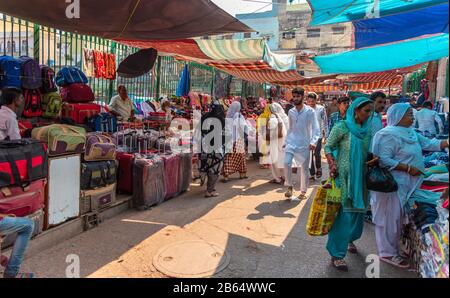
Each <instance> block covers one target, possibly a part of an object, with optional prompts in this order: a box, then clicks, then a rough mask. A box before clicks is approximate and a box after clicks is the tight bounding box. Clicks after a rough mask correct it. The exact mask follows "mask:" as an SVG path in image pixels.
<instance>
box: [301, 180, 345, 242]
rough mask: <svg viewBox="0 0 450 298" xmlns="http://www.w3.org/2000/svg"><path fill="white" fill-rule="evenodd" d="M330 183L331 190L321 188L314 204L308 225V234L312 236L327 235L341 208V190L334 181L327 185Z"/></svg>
mask: <svg viewBox="0 0 450 298" xmlns="http://www.w3.org/2000/svg"><path fill="white" fill-rule="evenodd" d="M330 182H331V188H325V187H324V186H320V187H319V189H318V190H317V193H316V196H315V197H314V200H313V202H312V205H311V210H310V211H309V217H308V223H307V224H306V232H307V233H308V234H309V235H311V236H325V235H327V234H328V232H329V231H330V229H331V227H332V226H333V223H334V220H335V219H336V217H337V214H338V212H339V209H340V208H341V190H340V189H339V188H338V187H337V186H336V183H335V181H334V180H328V181H327V183H326V184H325V185H327V184H328V185H329V184H330Z"/></svg>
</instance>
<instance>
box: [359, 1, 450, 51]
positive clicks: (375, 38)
mask: <svg viewBox="0 0 450 298" xmlns="http://www.w3.org/2000/svg"><path fill="white" fill-rule="evenodd" d="M353 26H354V27H355V47H356V48H357V49H359V48H362V47H369V46H374V45H377V44H385V43H390V42H395V41H400V40H406V39H410V38H414V37H418V36H422V35H426V34H436V33H441V32H447V33H448V2H447V3H445V4H441V5H435V6H431V7H426V8H422V9H417V10H413V11H409V12H405V13H401V14H395V15H390V16H385V17H382V18H374V19H365V20H360V21H355V22H353Z"/></svg>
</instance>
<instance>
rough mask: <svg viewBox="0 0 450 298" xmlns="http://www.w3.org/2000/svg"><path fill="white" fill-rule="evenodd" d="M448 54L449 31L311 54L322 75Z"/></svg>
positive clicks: (409, 63)
mask: <svg viewBox="0 0 450 298" xmlns="http://www.w3.org/2000/svg"><path fill="white" fill-rule="evenodd" d="M446 56H448V34H445V33H444V34H438V35H433V36H429V37H425V38H420V39H413V40H408V41H403V42H399V43H393V44H387V45H382V46H376V47H371V48H364V49H359V50H353V51H348V52H343V53H338V54H331V55H324V56H317V57H314V58H313V60H314V61H315V62H316V64H317V65H318V66H319V67H320V70H321V73H322V74H335V73H339V74H356V73H366V72H378V71H386V70H391V69H397V68H404V67H409V66H413V65H416V64H419V63H424V62H428V61H432V60H437V59H440V58H442V57H446Z"/></svg>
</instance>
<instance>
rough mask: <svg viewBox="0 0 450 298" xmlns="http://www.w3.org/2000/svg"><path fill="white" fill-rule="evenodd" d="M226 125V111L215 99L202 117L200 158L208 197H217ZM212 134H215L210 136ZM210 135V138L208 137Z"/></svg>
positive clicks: (203, 181) (202, 176) (200, 169)
mask: <svg viewBox="0 0 450 298" xmlns="http://www.w3.org/2000/svg"><path fill="white" fill-rule="evenodd" d="M224 127H225V111H224V109H223V107H222V105H220V103H219V102H217V101H215V102H214V103H213V105H212V107H211V111H209V112H208V113H206V114H204V115H203V116H202V118H201V128H200V127H199V129H198V130H197V132H198V131H200V132H201V141H200V144H201V154H200V158H199V162H200V165H199V172H200V175H201V181H202V182H201V184H202V185H203V184H204V183H205V180H206V178H207V179H208V182H207V184H206V194H205V197H206V198H211V197H217V196H218V195H219V194H218V193H216V190H215V188H216V182H217V180H218V179H219V176H220V171H221V169H222V163H223V154H224V152H223V151H224V150H223V144H224V141H225V140H224V134H223V129H224ZM210 134H214V135H213V136H210ZM207 136H208V138H207Z"/></svg>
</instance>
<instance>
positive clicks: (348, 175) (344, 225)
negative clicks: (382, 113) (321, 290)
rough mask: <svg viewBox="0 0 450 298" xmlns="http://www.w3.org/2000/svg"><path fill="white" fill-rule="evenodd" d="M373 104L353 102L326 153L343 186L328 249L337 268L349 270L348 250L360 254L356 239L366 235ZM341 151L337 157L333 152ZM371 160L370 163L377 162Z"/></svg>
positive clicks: (364, 99) (369, 101)
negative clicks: (367, 179)
mask: <svg viewBox="0 0 450 298" xmlns="http://www.w3.org/2000/svg"><path fill="white" fill-rule="evenodd" d="M372 113H373V103H372V101H371V100H370V99H368V98H364V97H360V98H357V99H356V100H355V101H353V103H352V104H351V106H350V108H349V109H348V111H347V116H346V120H344V121H340V122H339V123H337V124H336V125H335V126H334V127H333V130H332V131H331V133H330V135H329V137H328V142H327V145H326V146H325V153H326V155H327V160H328V165H329V167H330V175H331V177H332V178H337V179H336V180H337V182H338V186H339V187H340V189H341V200H342V202H341V209H340V210H339V212H338V214H337V217H336V219H335V221H334V223H333V226H332V228H331V230H330V232H329V234H328V243H327V250H328V252H329V253H330V255H331V262H332V265H333V267H335V268H337V269H338V270H341V271H348V267H347V264H346V262H345V261H344V258H345V256H346V254H347V251H348V252H350V253H357V249H356V246H355V245H354V244H353V242H354V241H356V240H357V239H359V238H360V237H361V235H362V231H363V227H364V215H365V213H366V210H367V207H368V205H369V202H368V191H367V187H366V183H365V176H366V170H367V164H366V161H367V155H368V152H369V145H370V140H371V137H372V136H371V133H370V132H371V128H370V123H371V121H370V120H371V117H372ZM335 150H337V160H335V158H334V156H333V151H335ZM374 162H375V160H371V161H370V162H368V164H373V163H374Z"/></svg>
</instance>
